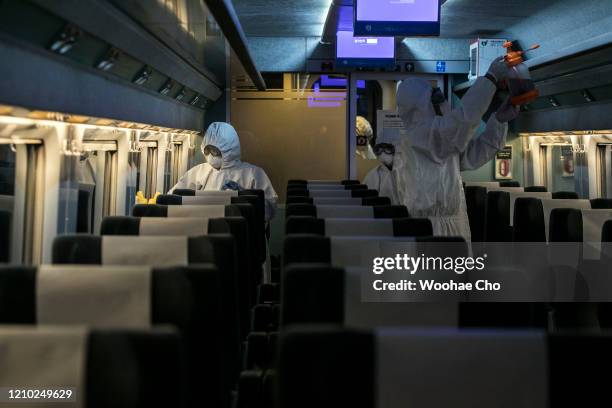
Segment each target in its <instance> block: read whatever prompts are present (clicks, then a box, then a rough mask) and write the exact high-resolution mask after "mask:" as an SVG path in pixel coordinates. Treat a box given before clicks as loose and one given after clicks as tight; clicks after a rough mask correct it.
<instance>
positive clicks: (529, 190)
mask: <svg viewBox="0 0 612 408" xmlns="http://www.w3.org/2000/svg"><path fill="white" fill-rule="evenodd" d="M547 191H548V190H547V189H546V187H544V186H529V187H525V192H527V193H545V192H547Z"/></svg>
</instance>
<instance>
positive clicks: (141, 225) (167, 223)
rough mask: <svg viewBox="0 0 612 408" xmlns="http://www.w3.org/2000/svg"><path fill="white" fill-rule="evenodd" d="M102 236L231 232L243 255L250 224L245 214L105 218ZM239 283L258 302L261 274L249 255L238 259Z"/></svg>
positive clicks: (246, 250)
mask: <svg viewBox="0 0 612 408" xmlns="http://www.w3.org/2000/svg"><path fill="white" fill-rule="evenodd" d="M100 234H101V235H109V236H111V235H140V236H189V237H198V236H203V235H209V234H230V235H232V237H234V241H235V243H236V250H237V252H238V253H241V254H248V253H249V245H250V242H249V235H248V225H247V222H246V220H245V219H244V218H243V217H224V218H188V217H175V218H163V217H122V216H113V217H104V219H103V220H102V225H101V228H100ZM236 265H237V271H238V275H237V276H236V279H237V282H239V286H238V290H239V296H240V297H241V298H242V299H248V300H249V304H253V303H254V302H255V297H256V290H257V284H258V283H259V281H260V275H261V274H260V273H259V269H258V267H257V265H254V264H249V263H248V259H247V257H244V256H239V257H237V258H236Z"/></svg>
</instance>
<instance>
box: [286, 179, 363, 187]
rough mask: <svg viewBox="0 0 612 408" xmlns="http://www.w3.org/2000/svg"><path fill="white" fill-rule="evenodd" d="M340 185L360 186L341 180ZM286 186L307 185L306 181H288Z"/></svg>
mask: <svg viewBox="0 0 612 408" xmlns="http://www.w3.org/2000/svg"><path fill="white" fill-rule="evenodd" d="M340 184H343V185H351V184H361V183H360V182H359V180H341V181H340ZM287 185H304V186H306V185H308V180H289V181H288V182H287Z"/></svg>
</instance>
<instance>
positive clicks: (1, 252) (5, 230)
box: [0, 210, 12, 262]
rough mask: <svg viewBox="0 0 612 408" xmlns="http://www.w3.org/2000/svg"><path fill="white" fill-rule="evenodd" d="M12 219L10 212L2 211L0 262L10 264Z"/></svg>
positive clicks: (0, 214) (0, 212)
mask: <svg viewBox="0 0 612 408" xmlns="http://www.w3.org/2000/svg"><path fill="white" fill-rule="evenodd" d="M11 218H12V214H11V212H10V211H6V210H0V262H8V261H9V259H10V250H11V245H10V242H11Z"/></svg>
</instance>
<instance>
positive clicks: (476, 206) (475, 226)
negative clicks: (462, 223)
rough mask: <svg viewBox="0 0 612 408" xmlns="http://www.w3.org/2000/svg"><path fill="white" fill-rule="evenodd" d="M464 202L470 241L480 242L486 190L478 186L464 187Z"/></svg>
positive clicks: (484, 219) (484, 222)
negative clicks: (468, 223)
mask: <svg viewBox="0 0 612 408" xmlns="http://www.w3.org/2000/svg"><path fill="white" fill-rule="evenodd" d="M465 201H466V204H467V213H468V219H469V221H470V230H471V232H472V241H474V242H482V241H484V237H485V228H486V219H487V218H486V217H487V189H486V188H485V187H480V186H467V187H465Z"/></svg>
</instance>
